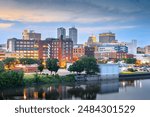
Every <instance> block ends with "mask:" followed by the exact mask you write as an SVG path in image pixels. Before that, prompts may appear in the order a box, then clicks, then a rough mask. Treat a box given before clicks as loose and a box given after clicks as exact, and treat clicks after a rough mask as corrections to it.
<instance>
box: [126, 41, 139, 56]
mask: <svg viewBox="0 0 150 117" xmlns="http://www.w3.org/2000/svg"><path fill="white" fill-rule="evenodd" d="M126 46H127V47H128V53H129V54H133V55H135V54H137V40H132V41H131V42H127V43H126Z"/></svg>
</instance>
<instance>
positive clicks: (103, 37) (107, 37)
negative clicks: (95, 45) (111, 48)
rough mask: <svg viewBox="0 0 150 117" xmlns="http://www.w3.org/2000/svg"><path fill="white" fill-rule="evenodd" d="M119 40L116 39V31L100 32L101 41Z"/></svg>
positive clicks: (111, 41) (112, 41) (113, 41)
mask: <svg viewBox="0 0 150 117" xmlns="http://www.w3.org/2000/svg"><path fill="white" fill-rule="evenodd" d="M116 41H117V40H116V39H115V33H112V32H106V33H101V34H99V42H100V43H115V42H116Z"/></svg>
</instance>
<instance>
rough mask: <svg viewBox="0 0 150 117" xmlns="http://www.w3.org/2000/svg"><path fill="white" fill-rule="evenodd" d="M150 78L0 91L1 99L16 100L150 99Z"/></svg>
mask: <svg viewBox="0 0 150 117" xmlns="http://www.w3.org/2000/svg"><path fill="white" fill-rule="evenodd" d="M149 92H150V80H128V81H120V82H119V81H118V80H108V81H106V80H105V81H99V82H97V81H92V82H84V83H83V82H78V83H74V84H69V85H64V84H52V85H42V86H34V87H28V88H20V89H19V88H17V89H8V90H4V91H0V99H1V100H3V99H14V100H37V99H39V100H80V99H82V100H103V99H111V100H115V99H119V100H121V99H130V100H133V99H139V100H140V99H143V100H144V99H150V93H149Z"/></svg>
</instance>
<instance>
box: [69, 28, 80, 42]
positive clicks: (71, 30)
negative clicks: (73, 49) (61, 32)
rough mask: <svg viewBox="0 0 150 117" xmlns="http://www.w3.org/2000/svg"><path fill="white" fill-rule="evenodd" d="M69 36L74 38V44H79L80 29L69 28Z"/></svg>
mask: <svg viewBox="0 0 150 117" xmlns="http://www.w3.org/2000/svg"><path fill="white" fill-rule="evenodd" d="M69 38H71V39H72V41H73V44H74V45H75V44H77V41H78V31H77V29H76V28H75V27H72V28H69Z"/></svg>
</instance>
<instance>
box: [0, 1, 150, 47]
mask: <svg viewBox="0 0 150 117" xmlns="http://www.w3.org/2000/svg"><path fill="white" fill-rule="evenodd" d="M72 26H75V27H76V28H77V29H78V43H84V42H85V41H87V39H88V37H89V36H90V35H91V34H94V35H95V36H97V40H98V34H99V33H103V32H108V31H111V32H113V33H116V39H118V40H119V41H120V42H122V41H126V42H129V41H131V40H132V39H136V40H137V41H138V45H139V46H144V45H150V1H149V0H0V43H6V41H7V39H8V38H12V37H16V38H21V37H22V36H21V33H22V31H23V30H24V29H30V30H34V31H35V32H39V33H41V34H42V39H45V38H46V37H56V33H57V32H56V29H57V28H58V27H64V28H66V29H67V33H68V28H70V27H72Z"/></svg>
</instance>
